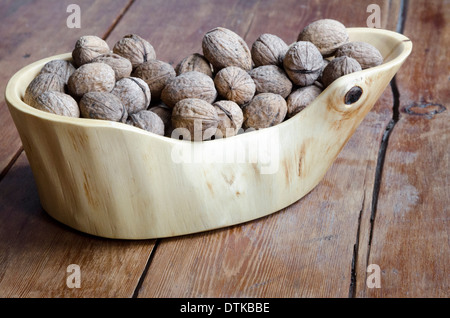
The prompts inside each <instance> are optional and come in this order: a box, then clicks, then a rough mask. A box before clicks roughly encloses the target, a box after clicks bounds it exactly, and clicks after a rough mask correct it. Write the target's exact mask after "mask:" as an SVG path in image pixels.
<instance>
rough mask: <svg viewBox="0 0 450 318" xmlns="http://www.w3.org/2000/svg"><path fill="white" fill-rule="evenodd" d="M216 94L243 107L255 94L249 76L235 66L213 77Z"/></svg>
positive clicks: (253, 84) (254, 86)
mask: <svg viewBox="0 0 450 318" xmlns="http://www.w3.org/2000/svg"><path fill="white" fill-rule="evenodd" d="M214 84H215V86H216V89H217V92H218V93H219V94H220V95H221V96H222V97H224V98H226V99H228V100H230V101H233V102H235V103H237V104H238V105H243V104H245V103H247V102H249V101H250V100H251V99H252V98H253V96H254V95H255V92H256V85H255V82H254V81H253V79H252V78H251V76H250V75H249V74H248V73H247V72H246V71H244V70H243V69H241V68H240V67H237V66H228V67H225V68H223V69H221V70H220V71H219V72H218V73H217V74H216V76H215V77H214Z"/></svg>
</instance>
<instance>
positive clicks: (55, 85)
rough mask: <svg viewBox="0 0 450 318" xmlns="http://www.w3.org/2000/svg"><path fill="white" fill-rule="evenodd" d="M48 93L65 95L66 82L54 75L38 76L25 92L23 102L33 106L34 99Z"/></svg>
mask: <svg viewBox="0 0 450 318" xmlns="http://www.w3.org/2000/svg"><path fill="white" fill-rule="evenodd" d="M46 91H57V92H61V93H64V80H63V79H62V78H61V77H60V76H59V75H56V74H54V73H44V74H41V75H38V76H36V77H35V78H33V80H32V81H31V82H30V84H29V85H28V87H27V89H26V90H25V96H24V98H23V101H24V102H25V103H27V104H28V105H31V104H32V103H33V101H34V99H36V98H37V97H38V96H39V95H41V94H42V93H43V92H46Z"/></svg>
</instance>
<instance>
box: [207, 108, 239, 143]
mask: <svg viewBox="0 0 450 318" xmlns="http://www.w3.org/2000/svg"><path fill="white" fill-rule="evenodd" d="M213 106H214V107H215V108H216V111H217V115H218V116H219V124H218V125H217V130H218V131H217V133H216V135H215V136H216V137H217V138H220V137H231V136H234V135H236V134H237V133H238V131H239V129H241V127H242V123H243V121H244V114H243V112H242V109H241V107H239V105H238V104H236V103H235V102H232V101H229V100H221V101H217V102H215V103H214V104H213Z"/></svg>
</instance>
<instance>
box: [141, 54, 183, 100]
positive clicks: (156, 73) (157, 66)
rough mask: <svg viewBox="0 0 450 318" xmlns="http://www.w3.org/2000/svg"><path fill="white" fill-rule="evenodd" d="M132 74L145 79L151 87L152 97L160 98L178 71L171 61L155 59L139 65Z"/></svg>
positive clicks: (154, 98)
mask: <svg viewBox="0 0 450 318" xmlns="http://www.w3.org/2000/svg"><path fill="white" fill-rule="evenodd" d="M132 75H133V76H134V77H139V78H141V79H143V80H144V81H145V82H146V83H147V85H148V87H149V88H150V93H151V95H152V99H153V100H158V99H160V98H161V92H162V90H163V88H164V87H165V86H166V84H167V83H168V82H169V81H171V80H172V79H173V78H175V76H176V73H175V70H174V69H173V67H172V65H170V64H169V63H166V62H163V61H160V60H156V59H153V60H149V61H147V62H144V63H142V64H140V65H139V66H137V67H136V69H135V70H134V71H133V73H132Z"/></svg>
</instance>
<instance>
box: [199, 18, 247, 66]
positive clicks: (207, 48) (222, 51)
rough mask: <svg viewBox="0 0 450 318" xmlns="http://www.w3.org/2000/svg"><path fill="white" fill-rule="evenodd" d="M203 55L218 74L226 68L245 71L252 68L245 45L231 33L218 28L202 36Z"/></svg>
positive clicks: (238, 37)
mask: <svg viewBox="0 0 450 318" xmlns="http://www.w3.org/2000/svg"><path fill="white" fill-rule="evenodd" d="M202 49H203V55H204V56H205V57H206V59H207V60H208V61H209V62H210V63H211V64H212V65H213V67H214V71H215V72H218V71H220V70H221V69H222V68H224V67H227V66H238V67H240V68H242V69H244V70H246V71H249V70H251V68H252V58H251V53H250V49H249V48H248V46H247V43H245V41H244V40H243V39H242V38H241V37H240V36H239V35H237V34H236V33H234V32H233V31H231V30H229V29H226V28H222V27H218V28H214V29H212V30H210V31H208V32H206V34H205V35H204V36H203V41H202Z"/></svg>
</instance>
